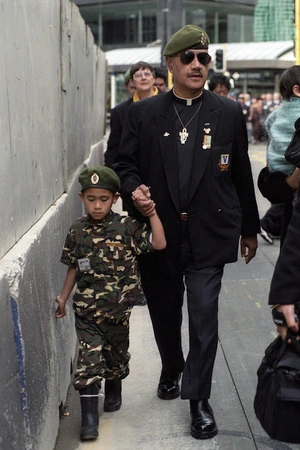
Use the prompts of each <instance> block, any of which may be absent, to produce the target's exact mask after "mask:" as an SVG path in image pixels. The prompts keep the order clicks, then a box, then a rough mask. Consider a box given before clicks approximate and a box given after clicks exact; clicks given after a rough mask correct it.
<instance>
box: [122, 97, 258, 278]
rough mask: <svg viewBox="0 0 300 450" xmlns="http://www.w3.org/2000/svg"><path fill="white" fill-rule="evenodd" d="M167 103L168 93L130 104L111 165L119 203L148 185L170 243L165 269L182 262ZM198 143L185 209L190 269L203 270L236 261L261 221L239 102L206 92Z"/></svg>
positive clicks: (161, 255) (174, 135)
mask: <svg viewBox="0 0 300 450" xmlns="http://www.w3.org/2000/svg"><path fill="white" fill-rule="evenodd" d="M172 102H173V93H172V91H170V92H167V93H165V94H161V95H159V96H157V97H152V98H150V99H147V101H143V100H142V101H140V102H137V103H134V104H133V105H132V106H131V108H130V111H129V112H128V115H127V119H126V122H125V125H124V130H123V134H122V140H121V144H120V148H119V153H118V155H117V158H116V165H115V170H116V171H117V173H118V174H119V176H120V178H121V194H122V196H123V198H127V199H129V198H130V196H131V193H132V191H133V190H134V189H135V188H136V187H137V186H139V185H141V184H142V183H143V184H145V185H147V186H150V189H151V196H152V198H153V200H154V202H155V203H156V208H157V212H158V214H159V216H160V218H161V220H162V223H163V225H164V228H165V233H166V238H167V248H166V249H165V250H163V251H161V252H156V254H157V256H158V261H157V262H158V264H160V266H161V267H162V268H163V270H165V271H168V272H173V271H174V268H175V267H176V264H177V262H178V260H179V255H180V240H181V231H182V222H181V221H180V214H181V212H183V211H180V207H179V189H178V159H177V139H178V131H179V130H176V129H175V113H174V108H173V105H172ZM207 136H210V138H211V146H210V148H205V142H207ZM196 142H197V146H196V148H195V151H194V161H193V168H192V173H191V175H190V188H189V199H188V205H187V208H186V212H187V214H188V233H189V236H190V241H191V246H192V252H193V258H194V262H195V266H196V268H204V267H208V266H215V265H221V264H225V263H228V262H233V261H236V259H237V251H238V242H239V238H240V235H241V234H242V235H252V236H253V235H256V234H257V233H259V232H260V222H259V215H258V210H257V205H256V200H255V193H254V185H253V179H252V172H251V165H250V160H249V157H248V140H247V131H246V125H245V120H244V117H243V114H242V112H241V109H240V107H239V105H238V103H237V102H235V101H233V100H230V99H226V98H224V97H221V96H219V95H216V94H214V93H212V92H209V91H206V90H205V91H204V93H203V102H202V107H201V112H200V114H199V116H198V135H197V139H196ZM179 145H182V144H179Z"/></svg>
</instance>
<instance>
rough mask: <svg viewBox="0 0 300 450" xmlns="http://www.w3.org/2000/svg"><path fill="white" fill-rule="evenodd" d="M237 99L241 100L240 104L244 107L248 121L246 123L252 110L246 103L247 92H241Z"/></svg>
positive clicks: (244, 113)
mask: <svg viewBox="0 0 300 450" xmlns="http://www.w3.org/2000/svg"><path fill="white" fill-rule="evenodd" d="M237 101H238V102H239V104H240V105H241V108H242V112H243V115H244V118H245V121H246V124H247V122H248V117H249V112H250V106H248V105H247V104H246V100H245V94H239V95H238V98H237Z"/></svg>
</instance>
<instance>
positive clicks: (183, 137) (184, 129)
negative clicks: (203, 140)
mask: <svg viewBox="0 0 300 450" xmlns="http://www.w3.org/2000/svg"><path fill="white" fill-rule="evenodd" d="M201 105H202V102H200V103H199V106H198V108H197V109H196V111H195V113H194V114H193V116H192V118H191V119H190V120H189V121H188V123H187V124H186V125H183V122H182V120H181V118H180V115H179V114H178V111H177V108H176V106H175V103H174V102H173V106H174V110H175V113H176V116H177V117H178V120H179V122H180V124H181V126H182V130H181V131H179V133H178V134H179V138H180V143H181V144H185V143H186V141H187V138H188V137H189V133H188V130H187V126H188V125H189V124H190V123H191V121H192V120H193V119H194V117H195V116H196V115H197V113H198V112H199V110H200V108H201Z"/></svg>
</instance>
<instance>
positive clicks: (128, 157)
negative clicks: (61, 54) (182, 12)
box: [115, 25, 260, 439]
mask: <svg viewBox="0 0 300 450" xmlns="http://www.w3.org/2000/svg"><path fill="white" fill-rule="evenodd" d="M208 45H209V38H208V36H207V34H206V33H205V31H203V30H202V29H201V28H199V27H197V26H195V25H186V26H185V27H183V28H182V29H181V30H179V31H178V32H177V33H175V34H174V35H173V36H172V37H171V39H170V40H169V42H168V43H167V45H166V47H165V49H164V55H165V56H166V62H167V66H168V69H169V71H170V72H171V73H172V75H173V80H174V87H173V89H172V90H171V91H169V92H166V93H162V94H160V95H159V96H157V97H153V98H150V99H148V100H147V101H142V102H138V103H136V104H133V105H132V106H131V108H130V111H129V112H128V116H127V120H126V123H125V126H124V130H123V135H122V140H121V144H120V149H119V153H118V156H117V158H116V165H115V169H116V171H117V172H118V174H119V176H120V178H121V194H122V196H123V198H125V199H126V200H127V201H129V200H130V198H131V196H132V192H133V199H134V205H135V207H136V209H137V212H136V215H137V217H139V218H141V217H142V215H141V213H142V214H150V213H151V205H150V202H149V199H148V195H149V190H150V189H151V198H152V199H153V200H154V202H155V203H156V208H157V211H158V213H159V215H160V217H161V220H162V222H163V225H164V228H165V233H166V238H167V248H166V249H165V250H163V251H159V252H154V255H152V256H150V257H148V256H146V257H145V258H143V259H141V260H140V270H141V275H142V284H143V289H144V292H145V294H146V297H147V300H148V307H149V311H150V316H151V320H152V325H153V329H154V334H155V339H156V342H157V346H158V349H159V352H160V356H161V360H162V371H161V377H160V380H159V385H158V389H157V395H158V397H159V398H161V399H165V400H170V399H174V398H176V397H178V396H179V395H180V387H179V379H180V375H181V373H182V372H183V379H182V385H181V397H182V398H183V399H189V400H190V411H191V416H192V424H191V434H192V436H193V437H195V438H196V439H207V438H211V437H213V436H215V435H216V434H217V425H216V422H215V419H214V414H213V411H212V409H211V406H210V405H209V403H208V399H209V397H210V392H211V381H212V372H213V366H214V360H215V355H216V351H217V343H218V296H219V292H220V288H221V280H222V275H223V268H224V264H226V263H229V262H234V261H236V260H237V253H238V243H239V240H240V248H241V255H242V257H244V258H245V261H246V263H249V261H250V260H251V259H252V258H253V257H254V256H255V253H256V248H257V237H256V234H257V233H259V231H260V223H259V215H258V210H257V205H256V200H255V194H254V186H253V180H252V172H251V165H250V161H249V157H248V140H247V131H246V125H245V120H244V117H243V114H242V112H241V109H240V107H239V105H238V103H237V102H233V101H232V100H230V99H227V98H225V97H221V96H220V95H217V94H215V93H212V92H209V91H207V90H205V89H204V85H205V82H206V80H207V75H208V70H209V65H210V61H211V57H210V56H209V54H208ZM185 287H186V289H187V304H188V312H189V343H190V349H189V354H188V356H187V358H186V361H184V357H183V352H182V347H181V322H182V304H183V293H184V289H185Z"/></svg>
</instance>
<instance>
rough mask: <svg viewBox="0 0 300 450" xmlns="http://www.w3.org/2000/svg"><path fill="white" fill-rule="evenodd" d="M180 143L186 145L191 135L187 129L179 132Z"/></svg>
mask: <svg viewBox="0 0 300 450" xmlns="http://www.w3.org/2000/svg"><path fill="white" fill-rule="evenodd" d="M179 137H180V143H181V144H185V143H186V140H187V138H188V137H189V133H188V131H187V129H186V128H182V131H179Z"/></svg>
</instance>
